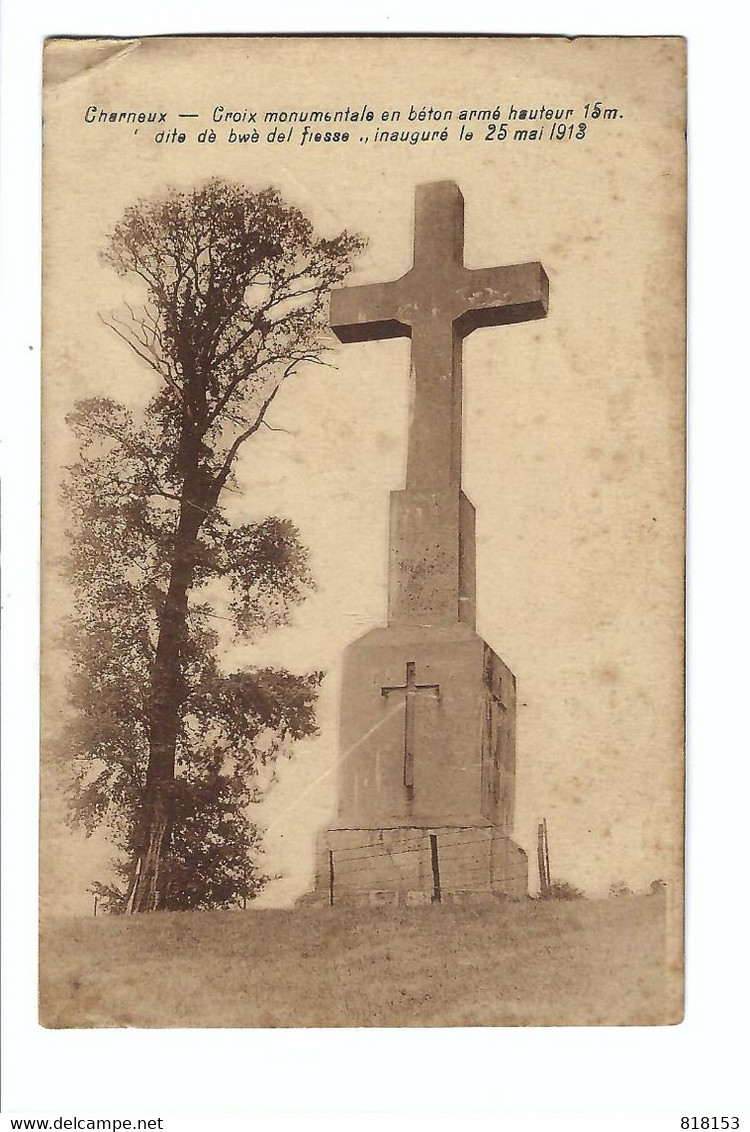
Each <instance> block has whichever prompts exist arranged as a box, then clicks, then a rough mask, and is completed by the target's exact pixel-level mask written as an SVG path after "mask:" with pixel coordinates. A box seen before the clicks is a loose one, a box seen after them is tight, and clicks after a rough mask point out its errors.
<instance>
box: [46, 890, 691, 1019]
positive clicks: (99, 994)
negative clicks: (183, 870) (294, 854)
mask: <svg viewBox="0 0 750 1132" xmlns="http://www.w3.org/2000/svg"><path fill="white" fill-rule="evenodd" d="M664 929H665V901H664V898H663V897H661V896H640V897H622V898H620V899H616V900H615V899H610V900H602V901H588V900H581V901H572V902H562V901H545V902H542V901H535V900H528V901H524V902H520V903H497V904H493V905H491V906H475V907H447V906H438V907H426V908H366V909H361V908H346V907H343V906H340V907H334V908H328V907H311V906H307V907H300V908H295V909H263V910H260V909H257V910H255V909H254V910H248V911H247V912H192V913H159V914H156V915H151V916H134V917H106V916H100V917H97V918H96V919H94V918H93V917H91V918H88V919H67V920H63V919H57V920H50V921H48V922H47V923H46V924H45V925H44V927H43V931H42V940H41V958H42V974H41V981H40V995H41V1015H40V1020H41V1022H42V1024H43V1025H45V1026H50V1027H98V1026H144V1027H149V1026H199V1027H212V1026H217V1027H247V1026H466V1025H468V1026H492V1025H554V1024H562V1025H596V1024H610V1025H653V1024H659V1023H667V1022H677V1021H679V1020H680V1015H679V1006H678V1005H676V1004H675V995H674V988H673V989H672V994H671V996H668V994H667V971H666V961H665V949H664V936H665V931H664Z"/></svg>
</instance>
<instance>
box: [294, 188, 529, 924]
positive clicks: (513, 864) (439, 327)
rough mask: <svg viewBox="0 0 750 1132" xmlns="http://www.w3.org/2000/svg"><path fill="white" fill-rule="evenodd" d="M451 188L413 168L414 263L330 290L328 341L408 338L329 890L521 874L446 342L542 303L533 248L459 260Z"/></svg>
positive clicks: (320, 886) (352, 674)
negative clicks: (507, 261) (383, 605)
mask: <svg viewBox="0 0 750 1132" xmlns="http://www.w3.org/2000/svg"><path fill="white" fill-rule="evenodd" d="M463 244H464V202H463V197H462V195H461V191H460V189H459V188H458V186H457V185H456V184H454V183H453V182H452V181H438V182H436V183H433V184H427V185H419V186H418V187H417V193H416V212H415V225H414V265H413V267H412V268H411V269H410V270H409V271H407V273H406V274H405V275H403V276H402V277H401V278H400V279H397V280H395V281H393V282H391V283H383V284H371V285H369V286H362V287H344V288H342V289H340V290H337V291H334V292H332V294H331V327H332V329H333V331H334V332H335V334H336V335H337V337H338V338H339V339H340V340H341V341H342V342H368V341H372V340H374V339H380V338H411V369H412V379H413V382H414V386H413V399H412V412H411V420H410V424H409V447H408V458H407V472H406V488H405V490H403V491H394V492H392V493H391V533H390V569H389V588H388V625H387V627H383V628H378V629H373V630H371V631H370V632H368V633H366V634H365V636H364V637H361V638H360V639H359V640H357V641H354V642H353V644H351V645H350V646H349V648H348V649H347V652H346V658H345V663H344V675H343V684H342V691H341V725H340V747H339V802H338V815H337V819H336V824H335V827H334V828H331V829H329V830H327V831H325V833H323V834H322V835H321V837H320V839H319V844H318V863H317V878H316V896H317V898H319V899H327V900H328V901H329V902H331V903H339V902H342V901H348V902H355V903H399V902H403V903H409V904H421V903H428V902H431V901H432V902H436V901H446V902H448V901H452V902H463V901H471V900H475V899H484V898H486V897H488V896H491V895H492V894H504V895H510V896H523V895H525V894H526V891H527V862H526V855H525V854H524V852H523V851H522V850H521V849H520V848H519V847H518V846H517V845H516V844H515V843H514V842H513V841H512V840H511V837H512V832H513V810H514V797H515V731H516V686H515V677H514V675H513V673H512V672H511V671H510V669H509V668H508V666H507V665H506V664H504V663H503V661H502V660H501V659H500V657H499V656H497V654H496V653H495V652H493V651H492V649H491V648H490V646H489V645H488V644H486V643H485V642H484V641H483V640H482V638H481V637H479V636H478V635H477V633H476V632H475V628H474V626H475V588H476V583H475V535H474V508H473V506H472V504H471V503H470V501H469V500H468V499H467V497H466V496H465V495H464V493H463V491H462V490H461V423H462V398H461V352H462V347H461V343H462V342H463V339H464V338H465V337H466V336H467V335H468V334H470V333H471V332H472V330H476V329H477V327H481V326H501V325H504V324H506V323H511V322H525V321H527V320H529V319H537V318H544V316H545V315H546V313H547V291H548V284H547V276H546V275H545V272H544V268H543V267H542V265H541V264H540V263H523V264H514V265H512V266H510V267H488V268H481V269H479V270H471V269H469V268H466V267H464V263H463Z"/></svg>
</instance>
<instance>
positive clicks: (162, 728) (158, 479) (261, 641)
mask: <svg viewBox="0 0 750 1132" xmlns="http://www.w3.org/2000/svg"><path fill="white" fill-rule="evenodd" d="M685 56H686V45H685V41H684V40H683V39H680V38H678V37H658V36H653V37H598V38H597V37H581V38H564V37H558V36H549V37H543V36H538V37H534V36H520V37H500V36H496V37H493V36H455V37H454V36H445V37H441V36H428V35H424V36H402V37H393V36H377V37H376V36H338V37H334V36H306V37H302V36H288V37H282V36H279V37H275V36H237V37H222V36H202V37H200V36H183V37H158V36H155V37H151V38H149V37H146V38H142V39H131V40H125V39H85V38H83V39H75V38H69V39H66V38H51V39H48V40H47V42H46V44H45V48H44V95H43V98H44V128H43V134H44V153H43V237H42V260H43V286H42V305H43V331H42V353H43V356H42V457H43V469H42V587H41V603H42V628H41V635H42V660H41V731H42V756H41V783H40V873H39V875H40V984H39V1021H40V1024H41V1025H42V1026H43V1027H45V1028H48V1029H52V1030H61V1029H62V1030H68V1029H99V1028H107V1029H112V1028H116V1029H120V1028H132V1027H136V1028H160V1029H163V1028H172V1027H179V1028H222V1029H226V1028H237V1029H244V1028H269V1027H273V1028H276V1027H284V1028H288V1027H519V1026H524V1027H529V1026H566V1027H580V1026H603V1027H611V1026H644V1027H658V1026H672V1025H676V1024H678V1023H680V1022H681V1020H682V1018H683V965H684V964H683V950H684V949H683V899H684V881H683V876H684V704H685V690H684V648H685V637H684V600H685V598H684V570H685V566H684V561H685V537H684V526H685V305H686V295H685V289H686V282H685V275H686V263H685V243H686V152H685V100H686V89H685V83H686V58H685Z"/></svg>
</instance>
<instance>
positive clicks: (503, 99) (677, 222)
mask: <svg viewBox="0 0 750 1132" xmlns="http://www.w3.org/2000/svg"><path fill="white" fill-rule="evenodd" d="M69 49H70V50H76V49H77V48H76V45H70V46H69ZM180 50H182V51H183V52H184V51H186V50H188V49H187V48H185V46H184V45H183V47H182V48H180V46H179V44H177V45H176V46H175V45H173V44H169V43H167V42H165V41H163V42H161V43H160V44H159V43H145V44H144V43H142V44H141V45H140V46H136V47H135V48H133V49H132V50H129V51H122V50H121V51H120V53H119V54H115V55H110V56H109V57H107V58H105V55H106V52H105V53H101V54H100V56H99V57H98V58H97V60H96V63H95V65H91V63H92V60H88V61H87V66H86V67H85V68H84V67H83V65H82V64H83V60H82V59H81V58H80V57H78V58H76V59H74V58H73V57H72V56H71V57H70V59H69V60H68V62H69V66H67V67H66V69H65V70H64V73H65V77H64V78H63V79H61V80H60V81H59V82H58V83H56V84H55V85H53V86H51V87H49V88H48V93H47V103H46V108H45V121H46V135H45V177H46V181H45V201H44V208H45V250H44V270H45V280H44V287H45V297H44V304H45V306H44V323H45V325H44V392H43V398H44V442H43V443H44V461H45V467H44V542H45V559H46V567H45V570H46V573H45V580H44V617H45V629H44V632H45V636H46V640H47V642H48V643H47V649H48V655H47V658H46V660H45V669H46V673H47V681H46V689H47V690H46V705H45V730H46V733H47V735H48V736H49V737H50V739H51V740H52V739H53V738H54V726H55V708H56V706H57V707H59V704H60V700H61V698H62V697H63V696H64V690H63V687H62V681H61V679H60V675H59V674H60V673H61V672H62V668H63V665H62V664H60V663H59V661H60V654H59V651H58V650H59V645H57V644H55V626H56V623H57V621H58V620H59V611H60V610H61V609H63V608H64V606H65V594H64V590H63V589H62V588H61V582H60V580H59V576H58V574H57V572H56V568H55V558H56V555H57V554H59V549H60V538H61V531H62V528H63V527H64V515H63V514H62V513H61V511H60V506H59V502H58V494H57V492H58V484H59V474H60V468H61V467H62V466H63V465H64V464H65V463H67V462H69V461H70V460H71V459H72V458H73V456H74V450H73V448H72V443H71V441H72V438H71V437H70V436H69V434H68V433H67V431H66V429H65V426H64V423H63V418H64V415H65V413H66V412H67V411H68V409H69V408H70V407H71V405H72V403H73V402H74V400H75V399H77V398H79V397H83V396H90V395H94V394H106V395H109V396H116V397H119V398H121V399H122V400H123V401H125V402H126V403H128V404H130V405H132V406H134V407H136V406H138V405H139V404H142V403H143V402H144V401H145V400H146V398H147V396H148V394H149V392H150V390H151V377H150V375H149V371H148V370H147V369H146V368H145V367H144V366H142V365H141V363H139V362H138V361H137V360H136V359H134V358H133V357H132V356H130V355H129V353H128V351H127V349H126V347H125V346H124V345H123V344H122V343H121V342H120V341H119V340H118V339H117V338H116V337H115V336H114V335H112V334H111V333H109V332H107V330H106V329H105V328H104V327H103V326H102V325H101V322H100V321H99V319H98V316H97V312H99V311H107V310H110V309H112V308H115V307H117V306H119V305H121V304H122V302H123V300H124V299H126V298H129V297H130V298H137V292H135V293H134V292H132V291H131V289H130V285H129V284H126V283H124V282H123V281H122V280H121V279H118V278H117V277H116V276H115V275H114V274H113V273H112V272H111V271H110V270H109V269H108V268H107V267H106V266H105V265H103V264H101V263H100V262H99V260H98V258H97V256H98V252H99V250H100V249H101V248H102V247H103V244H104V242H105V240H106V235H107V232H108V231H110V230H111V228H112V227H113V225H114V224H115V223H116V222H117V220H118V219H119V216H120V215H121V213H122V211H123V209H124V208H125V207H126V206H127V205H128V204H130V203H131V202H132V201H133V200H134V199H136V198H137V197H140V196H147V195H151V194H158V193H159V192H162V191H164V189H165V188H166V186H168V185H177V186H180V187H189V186H190V185H192V184H195V183H199V182H201V181H202V180H205V179H206V178H207V177H208V176H213V175H221V176H224V177H227V178H230V179H235V180H238V181H242V182H244V183H247V184H249V185H251V186H252V187H258V188H260V187H263V186H265V185H267V184H269V183H272V184H274V185H276V186H277V187H278V188H279V189H280V190H281V191H282V193H283V195H284V196H285V197H286V199H288V200H289V201H290V202H292V203H294V204H295V205H297V206H298V207H300V208H301V209H302V210H303V211H304V212H305V213H306V214H307V215H308V216H310V218H311V219H312V220H313V222H314V224H315V226H316V228H317V229H318V230H319V231H320V232H321V233H323V234H334V233H336V232H338V231H339V230H340V229H341V228H343V227H346V228H348V229H350V230H355V231H360V232H363V233H364V234H365V235H366V236H367V237H368V240H369V244H368V248H367V250H366V251H365V252H364V254H363V255H362V256H361V258H360V260H359V261H358V263H357V267H356V271H355V273H354V274H353V275H352V276H351V277H350V278H351V282H353V283H366V282H375V281H381V280H386V279H392V278H396V277H397V276H399V275H401V274H402V273H403V272H404V271H406V270H408V268H409V266H410V262H411V231H412V221H413V198H414V187H415V185H417V184H419V183H422V182H425V181H430V180H444V179H453V180H455V181H456V182H457V183H458V184H459V185H460V187H461V189H462V191H463V195H464V198H465V202H466V224H465V229H466V233H465V261H466V264H467V266H469V267H485V266H494V265H496V264H505V263H518V262H524V261H527V260H540V261H541V262H542V263H543V265H544V267H545V270H546V271H547V274H548V276H549V279H550V309H549V315H548V317H547V319H546V320H544V321H542V322H534V323H528V324H520V325H517V326H510V327H500V328H491V329H485V330H479V331H476V332H474V334H473V335H471V337H470V338H469V339H468V340H467V341H466V343H465V349H464V451H463V486H464V490H465V492H466V493H467V495H468V496H469V498H470V499H471V500H472V502H473V503H474V505H475V507H476V510H477V557H478V562H477V629H478V631H479V633H480V634H481V635H482V636H483V637H484V638H485V639H486V640H487V641H488V643H489V644H490V645H491V646H492V647H493V648H494V649H495V651H496V652H498V653H499V654H500V656H501V657H502V658H503V659H504V660H505V661H506V663H508V664H509V665H510V667H511V668H512V669H513V671H514V672H515V674H516V677H517V680H518V691H519V704H520V705H521V706H520V707H519V718H518V779H517V811H516V831H515V836H516V839H517V840H518V842H519V843H520V844H521V845H522V846H523V847H524V848H525V849H526V850H527V852H529V853H530V854H532V853H533V849H534V846H535V837H536V824H537V822H538V821H539V820H540V819H541V818H542V817H546V819H547V823H548V828H549V840H550V856H551V864H552V872H553V875H554V876H556V877H560V878H562V879H565V880H568V881H570V882H572V883H574V884H576V885H578V886H580V887H582V888H584V889H585V890H586V891H587V893H591V894H600V893H606V892H607V890H608V888H609V886H610V884H612V883H613V882H617V881H624V882H625V883H627V884H629V885H631V886H632V887H634V888H636V889H638V888H640V889H647V888H648V886H649V884H650V882H651V880H653V879H655V878H656V877H667V878H669V879H675V878H676V877H677V876H678V874H679V868H680V864H679V862H680V850H681V789H682V760H681V728H682V678H681V662H682V592H681V578H682V525H683V515H682V451H683V427H684V408H683V400H682V366H683V341H682V309H683V305H684V283H683V246H682V245H683V225H684V217H683V211H682V186H681V180H680V179H681V177H682V176H683V169H682V160H683V152H682V139H681V133H680V125H681V115H682V102H681V96H680V92H679V82H678V74H679V67H680V59H679V54H675V52H674V49H672V51H673V53H672V55H671V56H670V55H669V53H668V52H667V54H666V55H665V54H664V48H663V46H662V43H661V41H654V42H653V45H652V47H650V48H649V50H643V48H642V47H641V50H640V52H639V54H638V56H637V57H636V56H634V55H633V54H628V50H629V49H628V46H627V44H626V43H624V42H622V41H616V40H615V41H610V42H609V43H608V44H607V46H606V50H605V49H604V48H600V49H598V50H593V49H592V47H591V46H590V41H574V42H573V43H568V42H567V41H562V40H561V41H556V42H554V43H549V42H546V41H536V42H532V43H529V42H528V41H527V42H526V43H525V44H524V49H523V51H522V52H521V51H520V50H519V49H518V47H517V46H516V45H514V43H513V41H494V42H491V43H490V42H489V41H483V40H476V41H465V42H460V43H458V42H455V41H450V40H446V41H430V42H426V43H423V44H420V45H414V44H411V43H408V42H407V41H398V42H394V41H377V42H374V41H370V42H367V43H365V42H362V43H359V44H357V45H356V48H355V47H354V46H353V45H351V44H347V43H346V42H345V41H341V40H334V41H329V42H327V43H325V44H323V43H321V42H315V41H307V42H305V43H298V42H297V43H293V42H290V41H267V42H264V43H257V42H255V43H252V42H250V43H249V42H247V41H236V42H232V43H231V44H230V43H223V44H221V45H220V44H218V43H216V42H206V43H203V44H201V45H191V47H190V48H189V59H187V60H186V58H185V55H184V54H183V55H182V57H181V56H180ZM188 63H189V66H188V65H187V64H188ZM603 91H606V104H607V105H608V106H612V107H616V108H617V109H618V113H620V114H621V115H622V117H621V118H617V119H612V120H607V121H598V122H597V123H596V124H595V125H594V124H593V123H592V124H590V129H589V132H588V136H587V137H586V138H585V140H583V141H581V142H577V141H575V140H560V141H550V140H547V139H545V140H543V141H542V142H533V143H529V142H517V143H514V144H509V143H507V142H498V141H495V140H488V141H484V140H483V138H481V139H480V138H479V137H477V138H476V139H474V140H472V142H471V143H466V142H460V141H459V140H458V139H457V137H456V136H455V135H453V136H452V137H451V139H450V140H449V141H448V142H447V143H445V144H442V143H436V144H434V145H432V144H430V143H424V144H420V145H416V146H411V145H408V144H407V145H402V146H390V147H389V146H387V145H385V144H384V145H380V144H379V143H375V142H374V141H372V140H371V141H370V142H368V143H367V144H362V143H358V144H357V145H355V146H352V145H349V146H336V145H330V146H325V145H322V144H321V145H319V146H317V147H311V146H305V147H299V146H297V145H296V144H289V143H281V144H280V143H266V142H265V141H262V142H261V143H259V144H258V145H257V146H253V147H252V148H248V147H247V146H239V145H237V144H236V143H232V144H230V143H228V141H226V140H225V135H222V137H221V138H219V139H217V141H216V142H215V143H213V144H210V143H202V144H199V143H197V142H196V141H191V142H190V143H188V144H185V145H181V146H180V145H174V144H168V143H164V144H157V143H155V142H153V141H151V140H150V139H148V138H144V137H143V136H142V135H134V134H133V133H132V129H125V128H123V127H121V126H118V125H108V124H103V125H99V124H96V123H94V124H87V123H86V122H85V120H84V117H85V111H86V108H87V107H88V106H90V105H96V106H97V107H106V108H110V107H111V108H113V109H117V110H121V109H124V110H130V109H141V108H142V107H143V108H145V109H148V108H150V107H152V106H153V107H161V108H163V109H165V110H166V109H168V110H169V112H170V115H171V116H172V118H173V117H174V114H175V113H177V112H178V111H185V112H187V111H189V112H191V113H198V114H199V115H200V118H199V119H198V121H197V123H195V121H194V120H190V125H189V127H188V128H189V129H192V130H193V133H197V130H198V127H201V128H202V127H204V126H205V127H209V126H210V125H211V117H212V111H213V108H214V107H215V106H218V105H221V106H224V107H225V108H237V109H239V110H242V109H244V108H252V107H256V106H257V107H262V108H263V109H267V108H276V107H279V108H283V107H289V108H293V107H301V108H307V107H310V108H312V107H320V106H330V107H332V108H337V107H343V106H346V105H351V106H352V107H354V106H360V105H362V104H363V103H365V102H366V103H367V104H368V105H370V106H372V107H374V108H377V109H378V110H382V109H383V108H388V107H390V108H394V107H401V108H403V110H404V113H408V109H409V107H410V106H412V105H418V107H422V106H436V107H454V108H460V107H477V106H482V107H494V106H496V105H498V104H499V105H501V106H502V107H503V108H505V107H507V106H508V105H510V104H513V105H514V106H516V107H520V106H525V107H529V108H532V107H538V106H540V105H541V104H544V105H545V106H554V107H567V106H573V107H576V108H580V107H582V106H583V105H584V104H585V103H587V102H588V103H589V104H591V102H592V101H594V100H595V99H596V98H599V97H602V92H603ZM579 116H580V113H579V111H578V110H577V113H576V121H577V120H578V117H579ZM217 129H221V127H217ZM332 360H333V361H334V364H335V367H336V368H335V369H329V368H321V367H311V368H310V370H309V371H307V372H301V373H300V374H299V376H298V377H295V378H294V379H293V380H291V381H290V382H289V383H288V384H287V385H286V386H285V388H284V389H283V390H282V392H281V393H280V394H279V397H278V398H277V400H276V402H275V403H274V407H273V414H272V416H271V418H270V420H271V423H273V424H274V425H276V426H280V427H282V428H283V429H285V430H286V431H285V432H274V433H270V432H266V431H261V432H260V433H259V434H258V435H257V436H256V437H254V438H253V441H252V443H251V444H250V445H249V446H248V447H247V448H246V450H245V453H244V455H243V457H242V461H241V464H240V466H239V468H238V486H239V488H240V490H241V494H238V495H232V497H231V506H230V510H231V513H232V514H233V516H234V517H236V519H237V520H238V521H247V520H250V519H253V518H261V517H263V515H266V514H280V515H284V516H289V517H290V518H291V519H293V520H294V521H295V522H296V523H297V525H298V527H299V529H300V533H301V537H302V540H303V542H305V544H306V545H307V546H308V547H309V548H310V553H311V565H312V570H313V573H314V575H315V577H316V581H317V587H318V588H317V590H316V592H315V594H314V595H313V596H312V597H311V598H310V599H309V600H308V601H307V602H306V603H305V605H304V606H303V607H301V608H300V609H299V611H298V613H297V614H296V616H295V619H294V624H293V626H291V627H289V628H285V629H281V630H278V631H276V632H274V633H272V634H269V635H268V636H267V637H266V638H264V639H263V640H262V641H260V642H258V643H257V644H256V645H254V646H252V647H248V646H245V645H243V646H241V647H240V646H237V645H235V644H233V643H232V642H231V641H229V640H227V641H225V642H223V649H224V658H225V661H226V663H227V664H228V665H229V664H231V665H233V666H236V665H241V664H243V663H246V664H283V665H285V666H287V667H289V668H291V669H294V670H296V671H309V670H310V669H312V668H316V669H317V668H323V669H325V671H326V673H327V675H326V679H325V682H324V685H323V688H322V692H321V701H320V712H319V722H320V736H319V738H317V739H315V740H313V741H310V742H306V743H304V744H299V749H298V750H297V752H296V754H295V756H294V758H293V759H292V761H290V762H289V763H286V764H284V765H282V766H280V768H279V774H278V777H279V781H278V783H277V784H276V785H275V786H274V787H273V788H272V789H271V790H270V791H269V793H268V797H267V800H266V801H265V802H264V803H263V804H262V805H261V806H260V807H258V814H257V820H258V821H259V822H260V823H261V824H263V825H264V826H266V828H267V830H268V833H267V845H268V864H269V866H270V867H271V868H272V870H273V871H276V872H278V873H280V874H281V879H280V880H279V881H277V882H275V883H274V884H272V885H271V886H269V888H268V890H267V891H266V893H265V894H264V896H263V897H262V900H263V902H264V903H266V904H283V903H287V902H289V901H291V900H293V899H294V897H295V896H296V895H298V894H299V893H301V892H303V891H305V889H306V888H308V887H309V886H310V882H311V870H312V850H313V844H314V837H315V833H316V831H317V830H318V829H321V828H324V827H325V826H326V824H327V823H328V822H329V821H331V820H332V818H333V817H334V814H335V806H336V797H335V779H336V774H335V770H336V759H337V735H336V726H337V713H338V686H339V681H340V669H341V659H342V653H343V650H344V648H345V647H346V645H347V644H348V643H349V642H351V641H352V640H354V639H355V638H356V637H357V636H359V635H361V634H362V633H364V632H365V631H366V630H367V629H368V628H370V627H372V626H373V625H378V624H382V623H384V621H385V613H386V568H387V549H388V496H389V492H390V491H392V490H396V489H398V488H400V487H402V486H403V480H404V472H405V458H406V428H407V417H408V406H409V395H410V390H409V348H408V343H407V342H406V341H388V342H373V343H365V344H357V345H348V346H341V347H339V348H337V350H336V353H335V356H334V357H333V358H332ZM56 658H57V659H56ZM62 819H63V813H62V806H61V804H60V803H59V800H58V799H57V796H56V795H55V797H54V799H53V800H51V802H50V807H49V810H48V815H47V818H46V819H45V820H46V823H47V828H46V829H45V830H44V831H43V834H44V836H45V838H46V844H47V849H48V861H50V862H53V863H51V864H50V865H49V869H50V872H49V881H48V885H47V894H48V895H47V898H48V900H49V901H50V904H51V906H53V907H54V908H55V909H57V910H61V911H84V910H87V909H88V907H89V902H90V897H88V896H87V895H86V888H87V886H88V884H89V883H90V881H91V879H93V878H94V876H96V875H97V870H98V869H100V867H101V861H102V859H103V853H104V849H103V846H102V845H101V843H100V841H99V840H97V839H95V840H94V841H93V842H87V841H85V840H84V839H83V838H82V837H80V836H79V835H75V834H72V833H71V832H70V831H69V830H68V829H67V828H66V827H65V825H64V823H63V820H62ZM533 880H534V874H533V869H532V884H533Z"/></svg>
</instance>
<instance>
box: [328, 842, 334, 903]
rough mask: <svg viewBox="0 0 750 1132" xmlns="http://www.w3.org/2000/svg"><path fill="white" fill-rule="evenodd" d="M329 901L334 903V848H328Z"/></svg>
mask: <svg viewBox="0 0 750 1132" xmlns="http://www.w3.org/2000/svg"><path fill="white" fill-rule="evenodd" d="M328 903H329V904H330V905H332V904H333V849H329V850H328Z"/></svg>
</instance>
